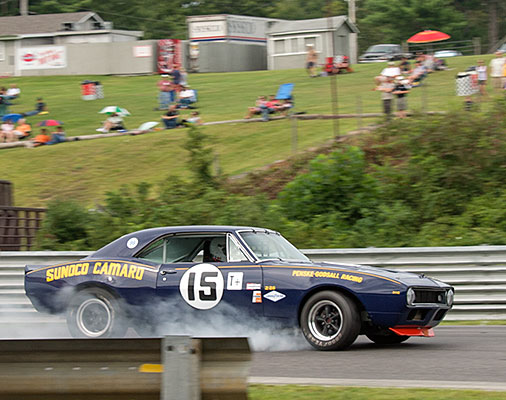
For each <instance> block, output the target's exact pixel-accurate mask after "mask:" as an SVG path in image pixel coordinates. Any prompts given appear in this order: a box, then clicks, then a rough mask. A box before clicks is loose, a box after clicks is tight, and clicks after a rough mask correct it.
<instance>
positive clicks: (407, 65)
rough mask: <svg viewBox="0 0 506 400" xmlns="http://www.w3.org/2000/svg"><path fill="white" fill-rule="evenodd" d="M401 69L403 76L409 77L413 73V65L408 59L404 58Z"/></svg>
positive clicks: (400, 64) (400, 65)
mask: <svg viewBox="0 0 506 400" xmlns="http://www.w3.org/2000/svg"><path fill="white" fill-rule="evenodd" d="M399 68H400V70H401V74H403V75H409V74H410V73H411V64H410V62H409V61H408V59H407V58H406V57H402V59H401V62H400V63H399Z"/></svg>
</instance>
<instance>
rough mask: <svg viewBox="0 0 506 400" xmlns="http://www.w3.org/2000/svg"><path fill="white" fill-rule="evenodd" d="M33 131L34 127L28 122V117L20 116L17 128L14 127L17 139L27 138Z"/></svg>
mask: <svg viewBox="0 0 506 400" xmlns="http://www.w3.org/2000/svg"><path fill="white" fill-rule="evenodd" d="M31 132H32V127H31V125H30V124H27V123H26V119H24V118H20V119H19V121H18V124H17V126H16V128H14V132H13V133H14V135H16V137H17V140H22V139H26V138H27V137H28V136H30V133H31Z"/></svg>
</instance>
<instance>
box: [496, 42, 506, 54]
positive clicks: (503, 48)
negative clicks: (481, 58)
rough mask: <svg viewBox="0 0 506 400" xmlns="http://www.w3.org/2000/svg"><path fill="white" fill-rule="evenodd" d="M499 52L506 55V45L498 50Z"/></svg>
mask: <svg viewBox="0 0 506 400" xmlns="http://www.w3.org/2000/svg"><path fill="white" fill-rule="evenodd" d="M497 50H498V51H502V52H503V53H506V43H503V45H502V46H501V47H499V48H498V49H497Z"/></svg>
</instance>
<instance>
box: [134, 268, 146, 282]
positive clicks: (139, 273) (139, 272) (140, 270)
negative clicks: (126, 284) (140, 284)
mask: <svg viewBox="0 0 506 400" xmlns="http://www.w3.org/2000/svg"><path fill="white" fill-rule="evenodd" d="M142 275H144V268H140V267H139V268H137V273H136V274H135V279H137V280H138V281H142Z"/></svg>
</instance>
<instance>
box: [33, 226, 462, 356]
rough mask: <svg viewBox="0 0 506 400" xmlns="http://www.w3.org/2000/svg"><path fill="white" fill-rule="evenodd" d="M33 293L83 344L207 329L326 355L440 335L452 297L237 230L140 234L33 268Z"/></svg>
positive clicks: (448, 291) (426, 283) (433, 283)
mask: <svg viewBox="0 0 506 400" xmlns="http://www.w3.org/2000/svg"><path fill="white" fill-rule="evenodd" d="M25 291H26V294H27V296H28V298H29V299H30V301H31V302H32V304H33V305H34V307H35V308H36V309H37V310H38V311H41V312H49V313H66V316H67V325H68V328H69V331H70V332H71V334H72V335H73V336H76V337H90V338H96V337H110V336H116V337H117V336H123V335H124V334H125V332H126V330H127V329H128V327H130V326H132V327H134V328H135V329H136V330H137V331H138V332H139V333H140V334H141V335H148V334H152V333H150V328H156V326H157V324H160V323H162V324H163V323H168V324H171V323H172V324H176V323H178V322H179V321H181V319H182V318H191V321H190V323H189V324H188V326H189V327H192V326H193V327H195V326H197V325H198V322H200V321H202V320H203V319H204V318H210V320H211V321H221V322H220V326H221V327H222V329H226V327H227V326H229V325H230V324H232V323H243V324H244V325H245V326H252V325H253V326H269V324H276V325H275V326H277V327H279V326H281V327H284V326H286V327H298V328H299V329H300V330H301V331H302V333H303V335H304V336H305V338H306V339H307V341H308V342H309V343H310V344H311V345H312V346H313V347H315V348H316V349H319V350H341V349H345V348H347V347H348V346H350V345H351V344H352V343H353V342H354V341H355V339H356V338H357V336H358V335H359V334H365V335H367V337H368V338H369V339H371V340H372V341H373V342H376V343H379V344H394V343H401V342H403V341H405V340H407V339H409V337H410V336H433V332H432V328H433V327H434V326H436V325H438V324H439V323H440V322H441V321H442V320H443V318H444V316H445V315H446V313H447V312H448V310H450V309H451V307H452V303H453V297H454V290H453V288H452V287H451V286H449V285H447V284H445V283H443V282H440V281H438V280H436V279H432V278H429V277H426V276H424V275H423V274H414V273H407V272H398V271H391V270H386V269H382V268H373V267H369V266H361V265H350V264H331V263H326V262H320V263H316V262H312V261H311V260H309V259H308V258H307V257H306V256H305V255H304V254H302V253H301V252H300V251H299V250H297V249H296V248H295V247H294V246H293V245H292V244H290V243H289V242H288V241H287V240H286V239H284V238H283V237H282V236H281V235H280V234H279V233H278V232H275V231H272V230H270V229H263V228H253V227H236V226H179V227H164V228H153V229H146V230H142V231H138V232H133V233H130V234H128V235H125V236H123V237H121V238H119V239H116V240H115V241H113V242H111V243H110V244H108V245H106V246H105V247H103V248H101V249H100V250H98V251H96V252H95V253H93V254H92V255H91V256H89V257H87V258H85V259H83V260H80V261H75V262H68V263H63V264H58V265H50V266H42V265H37V266H35V265H27V266H26V268H25ZM223 321H228V322H223ZM153 332H155V334H156V329H153ZM187 334H193V335H198V334H199V332H198V331H196V332H187Z"/></svg>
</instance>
